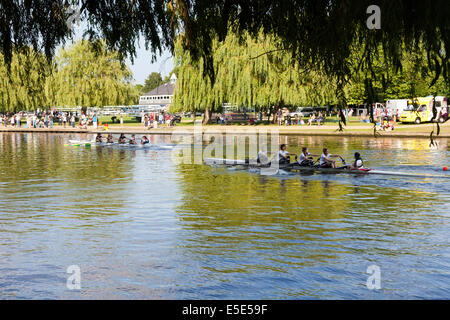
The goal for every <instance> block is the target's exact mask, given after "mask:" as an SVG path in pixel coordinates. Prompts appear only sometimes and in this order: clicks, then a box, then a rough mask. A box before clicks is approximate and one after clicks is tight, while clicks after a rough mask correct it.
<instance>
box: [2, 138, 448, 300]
mask: <svg viewBox="0 0 450 320" xmlns="http://www.w3.org/2000/svg"><path fill="white" fill-rule="evenodd" d="M74 138H75V139H83V138H86V136H82V135H76V134H72V135H70V134H66V135H63V134H61V135H57V134H46V133H37V134H31V133H30V134H19V133H17V134H13V133H0V159H1V164H2V165H1V167H0V298H2V299H317V298H321V299H393V298H396V299H418V298H427V299H429V298H438V299H449V298H450V247H449V243H448V239H449V234H450V210H449V205H448V203H449V200H450V183H449V182H450V180H449V179H440V178H430V177H386V176H363V177H360V176H358V177H356V176H352V175H343V174H342V175H341V174H339V175H337V174H313V175H286V174H284V175H281V174H280V175H275V176H261V175H259V174H257V173H255V172H249V171H246V170H231V169H226V168H218V167H209V166H206V165H189V164H177V163H174V162H173V161H171V152H172V151H171V150H170V149H165V148H158V147H154V148H148V149H145V150H143V149H138V150H133V149H131V148H115V147H108V148H102V147H91V148H86V147H83V146H81V147H75V146H72V145H70V144H68V140H69V139H74ZM88 138H90V137H88ZM151 139H152V143H155V144H158V145H166V144H169V143H171V138H170V136H153V137H151ZM280 140H281V141H280V142H282V143H287V144H288V150H289V151H291V152H297V153H298V152H299V151H300V147H301V146H302V145H306V146H308V147H309V148H310V151H311V152H313V153H319V152H320V150H321V148H322V146H323V145H327V146H328V147H329V148H330V150H331V152H332V153H339V154H341V155H343V156H345V157H346V158H347V159H351V155H352V153H353V152H355V151H356V150H358V151H361V153H362V155H363V157H364V159H365V161H366V165H368V166H370V167H373V168H377V169H383V170H391V171H404V172H421V173H427V174H434V175H442V174H444V172H443V171H442V167H443V166H444V165H447V166H448V165H450V147H449V144H448V142H449V141H447V140H439V145H438V147H437V148H430V147H429V141H427V140H414V139H409V140H407V139H392V138H389V139H388V138H377V139H375V138H372V139H356V138H342V137H340V138H332V137H329V138H328V137H327V138H322V137H296V136H289V137H288V136H281V138H280ZM447 175H448V174H447ZM69 266H77V268H79V270H80V275H81V289H79V290H78V289H75V290H71V289H69V287H68V286H67V280H68V278H69V277H70V276H71V273H67V268H68V267H69ZM370 266H375V267H374V268H377V270H379V271H380V272H379V275H380V277H379V278H378V279H379V280H380V281H379V284H380V288H379V289H373V288H372V289H369V287H370V286H369V287H368V286H367V282H368V279H369V277H371V274H369V273H367V269H368V268H369V267H370ZM372 268H373V267H372ZM377 275H378V273H377ZM370 279H372V280H370ZM370 279H369V280H370V281H369V282H371V281H373V278H370ZM371 283H374V282H371Z"/></svg>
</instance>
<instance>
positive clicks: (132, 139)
mask: <svg viewBox="0 0 450 320" xmlns="http://www.w3.org/2000/svg"><path fill="white" fill-rule="evenodd" d="M129 142H130V144H137V142H136V138H135V136H134V134H132V135H131V139H130V141H129Z"/></svg>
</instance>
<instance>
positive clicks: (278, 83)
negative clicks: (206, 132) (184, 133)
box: [172, 33, 336, 122]
mask: <svg viewBox="0 0 450 320" xmlns="http://www.w3.org/2000/svg"><path fill="white" fill-rule="evenodd" d="M212 52H213V60H214V63H215V64H214V68H215V72H216V76H215V81H214V83H213V82H212V81H211V80H210V78H208V77H204V76H203V72H204V69H203V66H204V64H203V61H202V59H201V60H200V61H198V62H196V61H195V60H193V59H192V58H191V55H190V53H189V52H188V51H185V50H184V49H183V47H182V46H181V44H180V42H178V43H177V45H176V49H175V53H176V56H175V60H176V62H177V65H176V69H177V75H178V81H177V85H176V88H175V97H174V102H173V105H172V110H173V111H194V112H198V111H202V112H205V118H204V122H208V121H209V119H210V113H211V112H212V111H221V107H222V105H223V103H224V102H229V103H232V104H233V105H237V106H243V107H255V108H256V109H257V110H260V111H266V112H272V113H273V112H276V108H275V109H274V108H272V106H277V107H281V106H284V105H287V106H301V105H324V104H334V103H335V101H336V96H335V95H334V91H335V85H334V83H333V81H332V80H331V79H330V78H329V77H325V76H324V75H321V74H320V73H319V72H314V71H312V70H304V69H303V70H302V69H301V68H300V67H299V65H298V63H297V62H296V60H295V59H293V58H292V56H291V55H289V54H286V53H284V52H281V51H279V50H276V40H275V39H274V38H273V37H269V36H264V34H262V33H261V34H260V37H259V38H258V39H256V40H255V39H253V38H251V37H250V36H249V35H243V36H242V37H241V38H239V37H237V36H236V35H233V34H229V35H228V36H227V38H226V39H225V40H224V41H223V42H219V41H218V40H216V41H215V42H214V44H213V51H212ZM267 52H269V53H267Z"/></svg>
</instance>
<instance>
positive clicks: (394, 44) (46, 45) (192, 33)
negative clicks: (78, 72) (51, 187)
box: [0, 0, 450, 82]
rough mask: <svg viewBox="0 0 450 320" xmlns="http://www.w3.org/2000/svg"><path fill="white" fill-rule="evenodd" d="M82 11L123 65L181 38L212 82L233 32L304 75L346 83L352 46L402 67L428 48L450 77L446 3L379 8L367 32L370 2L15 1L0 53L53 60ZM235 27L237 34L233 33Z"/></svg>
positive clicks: (433, 64)
mask: <svg viewBox="0 0 450 320" xmlns="http://www.w3.org/2000/svg"><path fill="white" fill-rule="evenodd" d="M70 5H74V6H76V7H77V8H78V9H79V13H80V17H81V19H82V20H84V21H85V22H86V25H87V31H86V36H88V37H89V38H90V39H91V40H94V39H105V41H106V43H107V45H108V47H109V48H110V49H115V50H116V51H118V52H119V55H120V56H121V57H125V56H127V55H129V56H130V57H131V58H133V57H134V56H135V54H136V42H137V40H138V39H139V37H141V36H143V37H144V39H145V45H146V48H151V49H152V51H153V53H154V54H156V53H157V52H161V50H162V49H164V48H169V49H171V50H173V48H174V40H175V39H176V37H177V36H178V35H179V34H180V33H181V32H183V37H182V45H183V47H184V49H186V50H188V51H189V52H190V54H191V56H192V58H193V59H194V60H197V61H198V60H199V59H200V58H203V63H204V65H205V66H204V70H205V72H206V73H207V74H209V76H210V77H211V80H212V81H213V82H214V75H215V72H214V68H213V65H214V64H213V59H212V44H213V41H214V39H216V38H218V39H219V41H223V40H224V39H225V38H226V36H227V34H228V33H229V32H230V31H231V32H232V33H237V34H238V35H242V34H244V32H248V33H249V34H250V35H251V36H252V37H253V38H257V36H258V35H259V32H260V31H261V30H263V32H264V34H266V35H274V36H275V37H276V38H277V39H280V42H279V45H278V49H280V50H284V51H286V52H290V53H291V54H292V55H293V57H295V59H296V60H297V61H298V62H299V63H300V65H301V67H304V66H307V67H315V68H320V69H321V70H324V71H325V72H326V73H327V74H333V75H336V76H338V77H339V78H340V79H343V78H345V76H346V75H347V73H348V68H347V60H348V58H349V56H350V53H351V52H350V51H351V50H350V48H351V46H352V45H353V43H354V39H359V41H360V44H361V47H363V50H364V51H365V52H367V54H365V55H364V56H363V60H364V61H365V63H366V65H367V66H368V67H369V69H370V62H371V61H372V59H373V55H372V54H371V51H372V49H375V48H377V47H378V46H379V45H382V46H383V47H385V48H386V49H387V50H386V51H385V52H386V58H387V59H389V60H390V61H392V62H393V64H394V65H395V66H396V67H399V64H400V61H401V57H402V55H403V53H404V52H403V49H402V47H401V44H402V43H405V44H406V48H407V49H408V50H410V51H414V50H415V46H416V44H417V43H419V42H420V41H422V42H423V43H424V49H425V51H426V52H427V61H428V66H427V68H429V69H430V70H433V71H434V75H435V79H433V80H437V78H438V77H439V76H440V75H442V76H443V77H444V78H445V79H447V80H448V79H449V77H450V72H449V70H450V68H449V67H450V62H449V59H448V55H449V52H450V21H449V19H448V16H450V6H448V1H447V0H422V1H414V2H412V1H409V0H396V1H382V2H381V3H379V8H380V12H381V15H382V18H381V21H382V26H381V28H380V29H378V30H369V28H368V27H367V25H366V21H367V19H368V18H369V14H367V13H366V12H367V9H368V7H369V6H370V5H372V1H371V0H347V1H342V0H305V1H297V0H283V1H267V0H167V1H161V0H140V1H135V0H53V1H41V0H29V1H23V0H10V1H2V2H1V4H0V8H1V10H0V20H1V21H2V24H0V48H1V52H2V53H3V54H4V58H5V61H6V62H7V64H8V65H9V62H10V60H11V57H12V51H13V48H14V45H13V44H15V45H17V46H18V47H19V48H21V47H23V46H27V45H29V46H32V47H33V48H34V49H35V50H36V51H38V50H41V48H43V51H44V53H45V55H46V56H47V57H48V58H49V59H50V58H51V57H52V56H53V55H54V52H55V49H56V48H57V47H58V45H61V44H62V43H63V42H64V41H65V40H66V39H68V38H70V37H71V36H73V34H74V30H73V29H71V28H70V24H68V23H67V22H68V21H69V20H70V19H73V13H72V12H71V11H69V10H68V9H69V6H70ZM230 27H231V30H230Z"/></svg>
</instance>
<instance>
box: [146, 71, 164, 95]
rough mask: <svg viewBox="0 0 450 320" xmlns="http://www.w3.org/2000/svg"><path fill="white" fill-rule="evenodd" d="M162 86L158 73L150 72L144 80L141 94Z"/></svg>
mask: <svg viewBox="0 0 450 320" xmlns="http://www.w3.org/2000/svg"><path fill="white" fill-rule="evenodd" d="M162 84H163V80H162V77H161V74H160V73H159V72H152V73H150V74H149V75H148V77H147V79H145V85H144V87H143V89H142V90H143V92H144V93H146V92H149V91H151V90H153V89H155V88H157V87H159V86H160V85H162Z"/></svg>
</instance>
